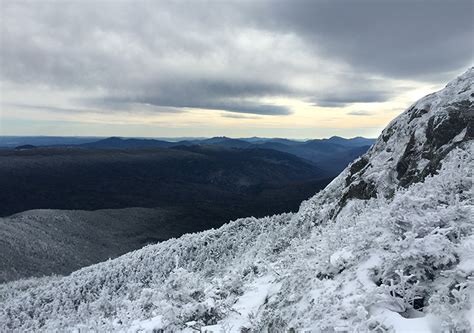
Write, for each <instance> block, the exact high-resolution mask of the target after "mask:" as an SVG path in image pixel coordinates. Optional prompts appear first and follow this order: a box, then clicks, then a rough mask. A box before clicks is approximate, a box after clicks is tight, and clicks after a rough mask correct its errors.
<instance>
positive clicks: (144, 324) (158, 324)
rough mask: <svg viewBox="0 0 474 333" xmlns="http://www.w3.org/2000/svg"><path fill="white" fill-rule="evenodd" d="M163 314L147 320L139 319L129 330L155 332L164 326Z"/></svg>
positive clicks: (136, 332) (134, 332) (146, 332)
mask: <svg viewBox="0 0 474 333" xmlns="http://www.w3.org/2000/svg"><path fill="white" fill-rule="evenodd" d="M163 326H164V325H163V316H156V317H153V318H150V319H147V320H143V321H138V322H137V323H135V324H134V325H132V326H131V327H130V328H129V329H128V330H127V331H128V332H130V333H132V332H133V333H139V332H143V333H153V332H155V331H156V330H159V329H161V328H163Z"/></svg>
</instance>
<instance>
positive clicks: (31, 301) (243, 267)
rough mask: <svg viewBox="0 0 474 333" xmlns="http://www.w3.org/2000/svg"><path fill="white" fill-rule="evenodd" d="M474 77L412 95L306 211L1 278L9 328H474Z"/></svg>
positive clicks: (471, 73) (1, 321)
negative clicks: (67, 267) (75, 265)
mask: <svg viewBox="0 0 474 333" xmlns="http://www.w3.org/2000/svg"><path fill="white" fill-rule="evenodd" d="M473 83H474V69H473V68H471V69H469V70H468V71H467V72H466V73H465V74H463V75H462V76H460V77H459V78H457V79H455V80H454V81H452V82H451V83H450V84H448V86H447V87H446V88H445V89H444V90H442V91H440V92H437V93H435V94H431V95H429V96H427V97H425V98H424V99H422V100H420V101H419V102H417V103H415V104H414V105H413V106H412V107H410V108H409V109H408V110H407V111H406V112H405V113H403V114H402V115H400V116H399V117H398V118H397V119H395V120H394V121H393V122H392V123H391V124H390V125H389V126H388V127H387V129H385V130H384V132H383V133H382V135H381V136H380V138H379V139H378V141H377V142H376V143H375V144H374V146H373V147H372V148H371V149H370V150H369V152H368V153H367V154H366V155H364V156H363V157H361V158H360V159H358V160H357V161H355V162H354V163H353V164H352V165H351V166H349V167H348V168H347V169H346V170H344V171H343V172H342V173H341V175H340V176H339V177H337V178H336V179H335V180H334V181H333V182H332V183H331V184H329V185H328V187H327V188H326V189H325V190H323V191H321V192H320V193H318V194H317V195H315V196H314V197H313V198H311V199H310V200H308V201H306V202H304V203H302V205H301V208H300V210H299V211H298V212H297V213H295V214H283V215H278V216H272V217H266V218H263V219H255V218H244V219H239V220H237V221H234V222H231V223H229V224H227V225H225V226H223V227H221V228H219V229H218V230H209V231H206V232H202V233H198V234H189V235H184V236H183V237H180V238H178V239H172V240H169V241H166V242H163V243H160V244H157V245H151V246H147V247H145V248H143V249H141V250H138V251H135V252H131V253H128V254H126V255H124V256H122V257H120V258H117V259H115V260H111V261H107V262H104V263H100V264H97V265H94V266H90V267H87V268H84V269H81V270H79V271H77V272H74V273H72V274H71V275H69V276H66V277H51V278H44V279H31V280H26V281H17V282H12V283H8V284H4V285H0V330H2V331H9V330H11V331H71V330H74V329H75V330H76V331H78V330H81V331H90V330H98V331H131V332H136V331H141V332H152V331H153V330H157V329H163V330H165V331H183V332H198V331H201V332H204V331H206V330H207V331H212V332H248V331H252V332H262V331H263V332H265V331H270V332H278V331H283V330H286V331H288V330H295V331H311V332H341V331H342V332H347V331H349V332H368V331H373V332H385V331H396V332H448V331H450V332H454V331H459V332H469V331H471V330H473V329H474V322H473V317H474V316H473V296H474V286H473V282H474V257H473V253H474V238H473V237H474V221H473V218H472V216H473V189H472V170H473V166H474V160H473V154H472V152H473V149H474V143H473V140H472V134H473V123H472V119H473V112H474V108H473V101H474V88H473Z"/></svg>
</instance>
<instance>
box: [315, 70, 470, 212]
mask: <svg viewBox="0 0 474 333" xmlns="http://www.w3.org/2000/svg"><path fill="white" fill-rule="evenodd" d="M473 80H474V67H471V68H470V69H468V70H467V71H466V72H465V73H464V74H462V75H461V76H459V77H458V78H456V79H455V80H453V81H451V82H450V83H449V84H448V85H447V86H446V87H445V88H444V89H442V90H440V91H438V92H436V93H432V94H430V95H427V96H425V97H424V98H422V99H420V100H419V101H417V102H416V103H414V104H413V105H412V106H410V107H409V108H408V109H407V111H405V112H404V113H402V114H401V115H400V116H398V117H397V118H395V119H394V120H393V121H392V122H391V123H390V124H389V125H388V126H387V127H386V128H385V129H384V130H383V132H382V134H381V135H380V137H379V139H378V140H377V142H376V143H375V144H374V145H373V146H372V148H371V149H370V150H369V151H368V152H367V153H366V154H365V155H363V156H361V157H360V158H358V159H357V160H355V161H354V162H353V163H352V164H351V165H350V166H349V167H348V168H346V169H345V170H344V171H343V172H342V173H341V175H340V176H339V177H338V178H336V179H335V180H334V181H333V183H332V184H330V185H329V188H331V189H333V190H332V191H329V190H327V191H324V193H321V195H320V196H316V197H315V198H313V199H312V200H311V201H314V202H318V201H319V200H323V201H324V202H327V201H328V200H331V201H334V200H335V199H336V201H338V205H336V206H335V207H333V209H332V210H331V212H332V215H331V216H332V217H334V214H335V213H337V212H339V211H340V209H341V208H342V207H343V206H344V205H345V204H346V202H347V201H348V200H350V199H362V200H367V199H370V198H375V197H377V196H383V197H391V196H392V195H393V192H394V190H395V189H396V188H398V187H400V186H401V187H405V188H406V187H408V186H409V185H411V184H414V183H417V182H422V181H423V180H424V179H425V178H426V177H427V176H428V175H433V174H434V173H436V171H437V170H439V168H440V166H441V161H442V160H443V159H444V158H445V157H446V155H447V154H448V153H449V152H450V151H452V150H453V149H454V148H456V147H458V146H459V145H460V144H462V143H463V142H467V141H470V140H472V139H473V137H474V93H473V90H474V88H473V85H474V83H473ZM329 193H330V194H329ZM325 196H327V198H325ZM337 198H339V199H337Z"/></svg>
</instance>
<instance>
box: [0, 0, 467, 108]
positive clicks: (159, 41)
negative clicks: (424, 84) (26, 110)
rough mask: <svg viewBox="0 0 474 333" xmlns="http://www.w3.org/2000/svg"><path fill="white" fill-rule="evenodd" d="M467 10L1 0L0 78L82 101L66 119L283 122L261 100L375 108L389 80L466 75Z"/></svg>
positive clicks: (438, 4) (365, 2)
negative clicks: (149, 115) (131, 115)
mask: <svg viewBox="0 0 474 333" xmlns="http://www.w3.org/2000/svg"><path fill="white" fill-rule="evenodd" d="M473 6H474V5H473V3H472V1H470V0H467V1H465V0H459V1H453V2H444V1H440V0H433V1H430V2H429V3H428V2H427V1H418V0H414V1H405V0H402V1H388V0H387V1H376V0H361V1H358V2H352V1H351V2H349V1H344V0H332V1H329V0H321V1H309V0H300V1H261V2H258V3H256V4H255V3H250V2H212V5H209V3H207V2H205V1H202V2H201V1H193V2H171V1H167V2H151V1H150V2H148V1H140V2H138V3H137V2H131V1H130V2H98V3H93V2H66V3H62V4H61V5H59V4H58V3H54V2H41V3H40V2H14V1H4V2H2V13H1V14H0V15H1V19H2V21H3V24H2V26H1V41H2V49H1V53H2V54H1V57H0V71H1V78H2V80H3V81H6V82H13V83H15V84H18V85H23V86H24V87H25V89H34V87H35V86H47V87H51V88H52V89H55V90H57V91H58V92H60V91H68V90H73V91H76V92H79V95H80V97H78V98H77V99H76V100H74V101H72V102H74V103H77V104H78V105H75V106H74V107H71V110H74V109H81V106H83V105H85V106H87V107H88V108H92V109H94V108H103V109H107V110H109V111H113V110H123V109H127V110H131V111H133V110H138V109H140V107H149V108H150V111H155V112H177V111H179V109H180V108H191V109H192V108H204V109H211V110H223V111H229V112H233V113H247V114H257V115H288V114H291V110H289V109H288V108H287V107H285V106H280V105H268V103H267V102H264V100H265V99H266V98H271V97H294V98H299V99H301V100H305V101H310V102H312V103H315V104H317V105H319V106H328V107H331V106H332V107H334V106H339V107H340V106H346V105H348V104H353V103H371V102H382V101H386V100H389V99H390V98H392V97H394V96H396V95H397V94H398V93H399V92H400V91H403V89H401V88H399V87H398V86H395V85H393V84H391V83H390V80H391V79H414V80H431V81H433V80H434V81H436V80H443V81H444V80H445V78H446V76H447V75H449V76H451V75H452V71H458V70H459V69H460V68H461V67H465V66H467V65H469V63H470V62H471V61H472V59H473V46H472V42H471V41H472V39H473V38H474V37H473V30H474V29H473V28H474V27H473V20H472V13H473V10H474V9H473ZM374 77H377V79H374ZM436 82H439V81H436ZM97 96H100V97H97ZM131 105H132V106H134V107H132V106H131ZM40 107H41V106H40Z"/></svg>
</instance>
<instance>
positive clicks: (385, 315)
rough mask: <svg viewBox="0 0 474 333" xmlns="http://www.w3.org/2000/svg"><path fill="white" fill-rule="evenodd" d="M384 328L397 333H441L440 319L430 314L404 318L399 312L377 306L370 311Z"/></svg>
mask: <svg viewBox="0 0 474 333" xmlns="http://www.w3.org/2000/svg"><path fill="white" fill-rule="evenodd" d="M372 315H373V316H374V318H377V319H378V320H379V321H380V323H381V324H382V325H384V326H385V327H386V328H391V329H393V330H394V331H395V332H397V333H436V332H439V333H441V332H442V331H441V321H440V320H439V319H437V318H436V317H434V316H432V315H427V316H424V317H419V318H404V317H403V316H401V315H400V314H399V313H396V312H392V311H390V310H388V309H383V308H377V309H374V310H373V311H372Z"/></svg>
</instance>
